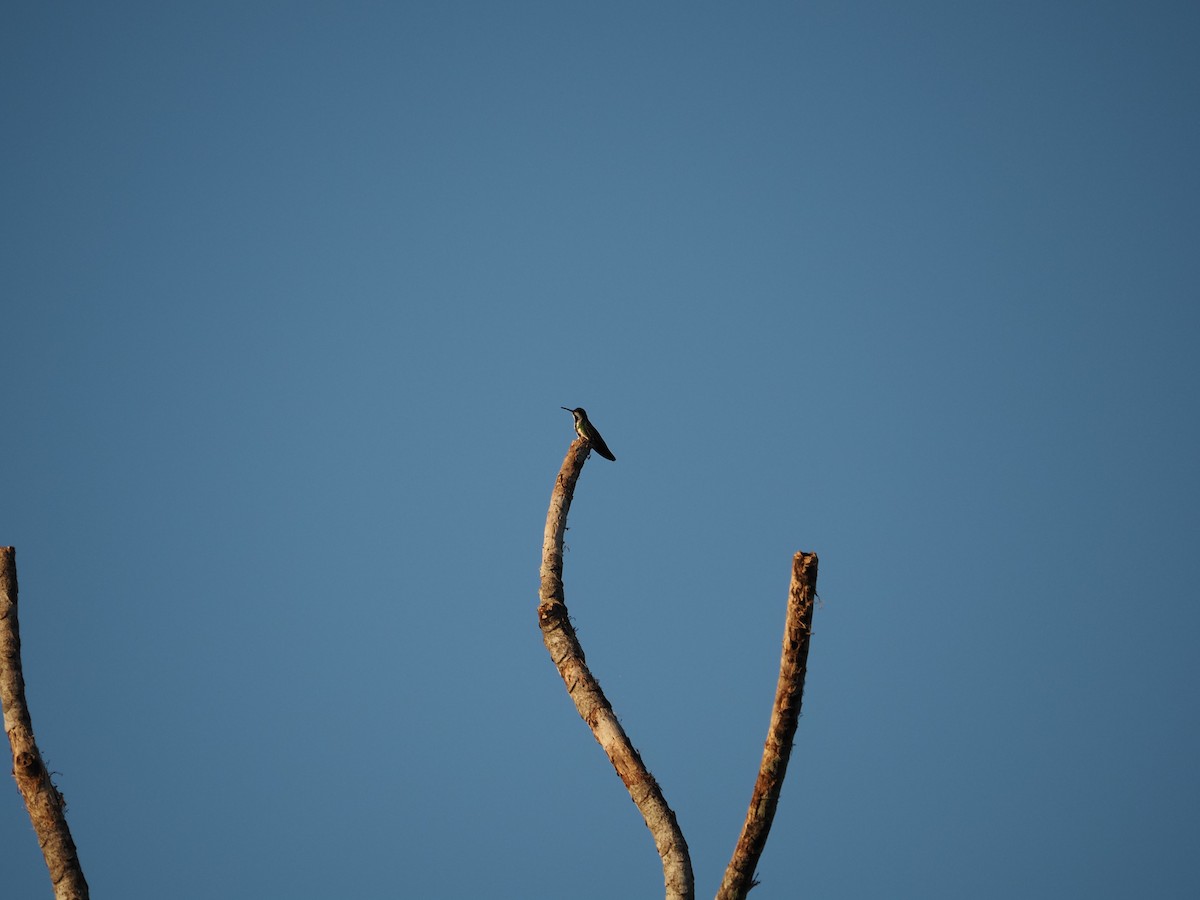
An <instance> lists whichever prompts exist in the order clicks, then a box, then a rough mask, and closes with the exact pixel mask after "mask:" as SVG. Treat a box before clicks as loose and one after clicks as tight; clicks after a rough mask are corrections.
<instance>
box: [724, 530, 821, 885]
mask: <svg viewBox="0 0 1200 900" xmlns="http://www.w3.org/2000/svg"><path fill="white" fill-rule="evenodd" d="M816 595H817V555H816V554H815V553H797V554H796V555H795V557H793V559H792V584H791V589H790V591H789V592H788V608H787V619H786V621H785V623H784V630H783V656H782V659H781V660H780V662H779V684H778V686H777V687H776V689H775V706H774V707H773V709H772V710H771V724H770V727H769V728H768V730H767V742H766V746H765V747H763V758H762V765H761V766H760V767H759V770H758V780H757V781H756V782H755V784H754V793H753V794H751V796H750V809H749V810H748V811H747V813H746V822H745V824H744V825H743V826H742V834H741V837H739V838H738V842H737V846H736V847H735V848H734V851H733V858H732V859H731V860H730V861H729V865H728V867H727V868H726V869H725V877H724V879H723V880H722V882H721V890H720V891H718V893H717V900H742V898H744V897H745V896H746V895H747V894H748V893H749V892H750V889H751V888H753V887H754V885H755V884H757V882H756V881H755V880H754V870H755V868H756V867H757V865H758V859H759V857H760V856H762V851H763V847H765V846H766V843H767V835H768V834H769V833H770V831H771V822H772V820H774V818H775V808H776V806H777V805H778V804H779V791H780V788H782V787H783V778H784V775H786V774H787V765H788V757H789V756H791V753H792V739H793V738H794V737H795V736H796V725H797V723H798V722H799V720H800V706H801V702H802V701H803V699H804V675H805V673H806V671H807V667H808V640H809V638H810V637H811V636H812V615H813V599H814V598H815V597H816Z"/></svg>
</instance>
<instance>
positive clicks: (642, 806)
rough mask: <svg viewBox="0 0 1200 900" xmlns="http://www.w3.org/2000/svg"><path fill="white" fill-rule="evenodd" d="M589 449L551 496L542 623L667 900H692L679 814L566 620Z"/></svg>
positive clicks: (581, 445)
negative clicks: (632, 808) (566, 577)
mask: <svg viewBox="0 0 1200 900" xmlns="http://www.w3.org/2000/svg"><path fill="white" fill-rule="evenodd" d="M588 449H589V446H588V444H587V442H586V441H584V440H576V441H575V442H574V443H572V444H571V449H570V450H568V451H567V457H566V459H564V460H563V464H562V469H561V470H560V471H559V473H558V480H557V481H555V483H554V492H553V493H552V494H551V495H550V510H549V512H548V513H547V514H546V532H545V537H544V539H543V542H542V570H541V589H540V591H539V603H538V623H539V624H540V626H541V629H542V640H543V641H545V644H546V649H547V650H548V651H549V652H550V659H551V660H552V661H553V662H554V665H555V667H556V668H557V669H558V674H559V675H561V676H562V680H563V682H564V684H566V686H567V693H568V694H569V695H570V696H571V699H572V700H573V701H574V702H575V708H576V709H577V710H578V711H579V715H580V716H582V717H583V721H585V722H586V723H587V725H588V727H589V728H590V729H592V734H594V735H595V736H596V740H597V741H598V742H599V743H600V746H601V747H602V748H603V749H604V752H605V753H606V754H607V755H608V759H609V762H611V763H612V765H613V768H614V769H616V771H617V775H619V776H620V778H621V781H622V782H624V784H625V787H626V788H627V789H628V791H629V796H630V797H632V798H633V802H634V803H635V804H636V805H637V808H638V810H639V811H640V812H641V814H642V818H644V819H645V820H646V827H647V828H649V829H650V833H651V834H652V835H653V836H654V845H655V847H657V848H658V855H659V856H660V857H661V858H662V867H663V881H664V883H665V885H666V897H667V900H693V897H694V896H695V885H694V882H693V878H692V860H691V856H690V855H689V854H688V847H687V841H685V840H684V839H683V832H682V831H680V829H679V823H678V822H677V821H676V820H675V813H674V812H672V811H671V807H670V806H668V805H667V801H666V800H665V799H664V798H663V794H662V790H661V789H660V788H659V786H658V782H657V781H655V780H654V776H653V775H651V774H650V772H649V771H648V770H647V769H646V766H645V764H644V763H643V762H642V758H641V756H640V755H638V752H637V750H635V749H634V747H633V744H632V743H630V741H629V738H628V737H627V736H626V734H625V730H624V729H623V728H622V727H621V723H620V722H618V721H617V717H616V714H615V713H614V712H613V709H612V706H611V704H609V702H608V699H607V698H606V697H605V696H604V692H603V691H602V690H601V689H600V685H599V683H598V682H597V681H596V679H595V678H593V677H592V673H591V672H590V671H588V667H587V664H586V663H585V662H584V658H583V648H582V647H580V645H579V640H578V638H576V636H575V629H574V627H572V625H571V620H570V618H569V617H568V615H567V607H566V602H565V595H564V592H563V583H562V552H563V533H564V532H565V531H566V528H567V512H568V511H569V510H570V508H571V498H572V497H573V496H574V493H575V482H576V481H578V480H579V473H580V472H581V471H583V464H584V461H585V460H586V459H587V454H588Z"/></svg>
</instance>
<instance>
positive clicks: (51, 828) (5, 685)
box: [0, 547, 88, 900]
mask: <svg viewBox="0 0 1200 900" xmlns="http://www.w3.org/2000/svg"><path fill="white" fill-rule="evenodd" d="M0 704H3V706H4V733H5V734H7V735H8V742H9V744H10V745H11V746H12V754H13V778H14V779H16V782H17V790H19V791H20V792H21V797H22V798H24V800H25V809H26V810H28V811H29V820H30V821H31V822H32V823H33V830H34V832H36V834H37V838H38V843H39V844H40V845H41V847H42V855H43V856H44V857H45V858H46V866H47V867H48V868H49V869H50V881H51V882H53V884H54V897H55V900H87V897H88V886H87V882H86V881H85V880H84V878H83V869H82V868H80V866H79V856H78V854H76V852H75V842H74V841H73V840H71V830H70V829H69V828H68V827H67V818H66V814H65V810H66V803H65V802H64V801H63V796H62V794H60V793H59V792H58V788H56V787H55V786H54V782H52V781H51V780H50V773H49V772H47V771H46V765H45V763H44V762H43V761H42V754H41V753H40V752H38V748H37V744H36V743H35V742H34V739H33V725H32V723H31V721H30V718H29V707H28V706H27V705H26V704H25V677H24V676H23V675H22V674H21V628H20V624H19V623H18V621H17V554H16V549H15V548H13V547H0Z"/></svg>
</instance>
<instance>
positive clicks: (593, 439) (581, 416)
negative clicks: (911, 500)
mask: <svg viewBox="0 0 1200 900" xmlns="http://www.w3.org/2000/svg"><path fill="white" fill-rule="evenodd" d="M559 408H560V409H566V410H567V412H569V413H570V414H571V415H573V416H574V417H575V433H576V434H577V435H579V436H580V437H581V438H583V439H584V440H585V441H587V442H588V443H589V444H591V445H592V449H593V450H595V451H596V452H597V453H599V454H600V455H601V456H603V457H604V458H605V459H611V460H612V461H613V462H616V461H617V458H616V457H615V456H613V454H612V451H611V450H609V449H608V444H606V443H604V438H602V437H600V432H598V431H597V430H596V426H595V425H593V424H592V423H591V422H589V421H588V417H587V410H586V409H584V408H583V407H582V406H581V407H579V408H578V409H567V408H566V407H565V406H562V407H559Z"/></svg>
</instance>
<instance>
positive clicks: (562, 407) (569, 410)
mask: <svg viewBox="0 0 1200 900" xmlns="http://www.w3.org/2000/svg"><path fill="white" fill-rule="evenodd" d="M559 409H567V408H566V407H565V406H560V407H559ZM567 412H575V410H573V409H567Z"/></svg>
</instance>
